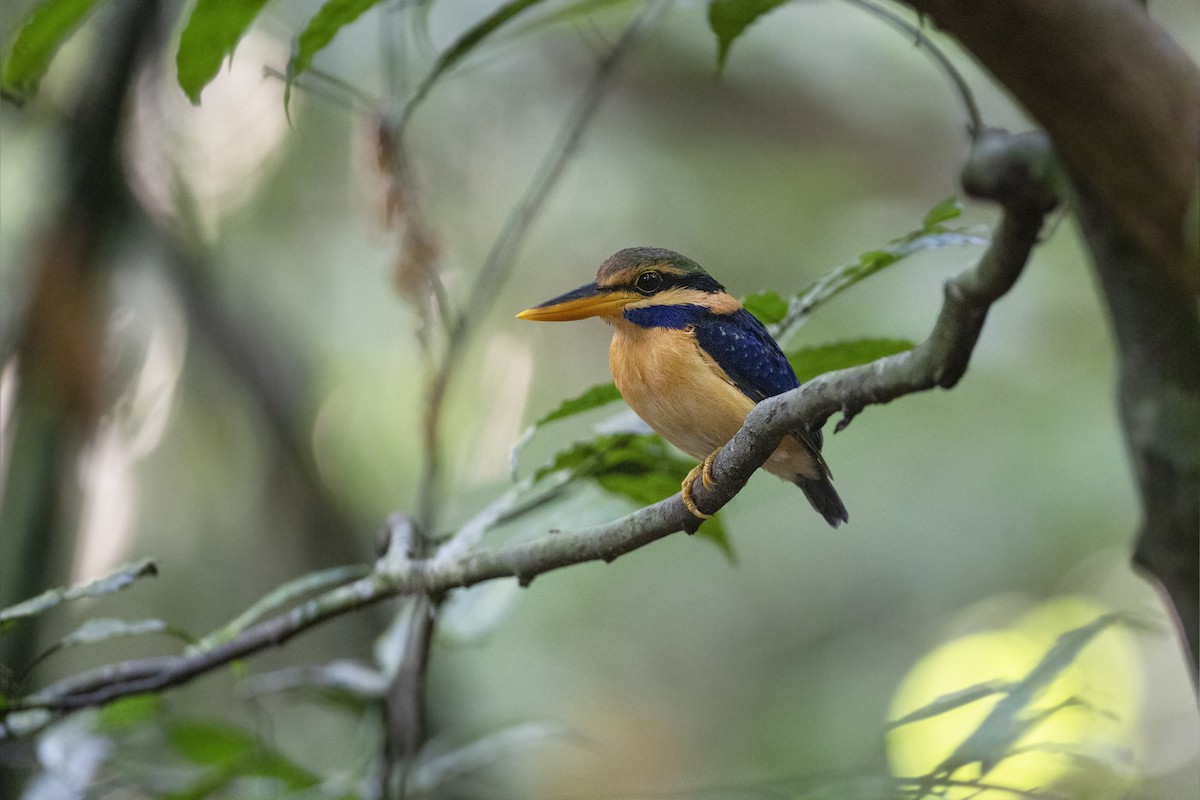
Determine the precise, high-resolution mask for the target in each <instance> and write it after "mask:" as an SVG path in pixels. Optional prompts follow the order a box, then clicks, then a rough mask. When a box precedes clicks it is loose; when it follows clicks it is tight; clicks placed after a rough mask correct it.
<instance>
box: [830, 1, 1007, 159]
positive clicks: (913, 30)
mask: <svg viewBox="0 0 1200 800" xmlns="http://www.w3.org/2000/svg"><path fill="white" fill-rule="evenodd" d="M846 2H847V3H850V4H851V5H855V6H858V7H859V8H861V9H863V10H864V11H866V12H867V13H869V14H874V15H875V16H877V17H879V18H880V19H882V20H884V21H885V22H888V23H890V24H891V25H893V26H895V27H897V28H899V29H900V30H902V31H904V32H905V33H907V34H908V35H909V36H911V37H913V40H914V41H915V42H916V43H917V44H918V45H920V46H921V47H924V48H925V50H926V51H927V52H928V53H929V55H931V56H933V60H934V61H936V62H938V65H939V66H940V67H941V68H942V71H943V72H945V73H946V76H947V77H949V78H950V82H951V83H953V84H954V88H955V89H956V90H957V91H958V95H959V97H960V98H961V99H962V103H963V106H964V107H965V108H966V111H967V117H968V118H969V120H970V121H969V122H968V123H967V134H968V135H969V136H970V137H971V138H972V139H975V138H977V137H978V136H979V135H980V134H981V133H982V132H983V130H984V126H983V115H982V114H980V113H979V106H978V105H977V104H976V103H975V94H974V93H973V92H972V91H971V86H970V84H968V83H967V80H966V78H964V77H963V76H962V73H961V72H959V71H958V67H956V66H954V62H952V61H951V60H950V59H949V58H948V57H947V56H946V54H945V53H944V52H942V49H941V48H940V47H938V46H937V44H935V43H934V41H933V39H931V38H929V36H927V35H926V34H925V31H923V30H921V29H920V28H919V27H918V26H916V25H913V24H912V23H911V22H909V21H908V20H906V19H905V18H904V17H902V16H900V15H899V14H897V13H896V12H894V11H889V10H888V9H886V8H884V7H883V6H881V5H879V4H877V3H874V2H872V1H871V0H846Z"/></svg>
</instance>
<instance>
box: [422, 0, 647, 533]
mask: <svg viewBox="0 0 1200 800" xmlns="http://www.w3.org/2000/svg"><path fill="white" fill-rule="evenodd" d="M666 6H667V3H665V2H660V3H654V4H651V5H649V6H647V7H646V8H645V9H644V10H643V11H642V12H641V13H640V14H639V15H638V16H637V18H635V19H634V21H633V22H631V23H630V24H629V26H628V27H627V28H626V29H625V32H624V33H623V34H622V35H621V38H620V39H619V40H618V42H617V44H616V45H614V46H613V48H612V50H611V51H609V53H608V55H607V56H606V57H605V58H604V60H603V61H601V62H600V63H599V64H598V65H597V67H596V71H595V73H594V74H593V75H592V79H591V81H590V82H589V83H588V85H587V87H586V88H585V89H584V93H583V96H582V97H581V98H580V100H579V102H578V104H577V105H576V106H575V109H574V111H573V112H572V113H571V116H570V117H569V118H568V120H567V122H566V123H565V124H564V126H563V128H562V129H561V131H560V132H559V136H558V139H557V140H556V142H555V143H554V145H553V146H552V147H551V148H550V150H549V152H548V153H547V155H546V158H545V159H544V160H543V161H542V164H541V166H540V167H539V169H538V172H537V174H536V175H535V176H534V178H533V180H532V181H531V182H530V184H529V186H528V187H527V188H526V190H525V194H524V195H523V196H522V197H521V200H520V201H519V202H518V203H517V205H516V206H515V207H514V208H513V210H512V213H510V214H509V215H508V219H507V220H506V222H505V224H504V228H503V229H502V230H501V232H500V234H499V236H497V237H496V241H495V243H494V244H493V245H492V249H491V251H490V252H489V253H488V255H487V258H486V259H485V260H484V262H483V266H482V267H481V268H480V270H479V276H478V278H477V279H476V281H475V286H474V288H473V289H472V291H471V295H470V297H469V298H468V300H467V303H466V305H465V307H464V308H463V312H462V313H461V314H459V315H458V318H457V320H456V321H455V324H454V326H453V328H452V329H451V332H450V337H449V341H448V342H447V346H446V353H445V356H444V357H443V359H442V361H441V364H440V365H439V368H438V370H437V372H436V373H435V375H434V377H433V379H432V381H431V382H430V387H429V396H428V398H427V401H426V413H425V427H424V436H425V452H426V464H425V469H424V472H423V474H422V479H421V488H420V490H419V492H418V505H417V509H418V510H417V519H418V521H419V523H420V527H421V529H422V530H424V531H427V532H429V533H430V534H433V533H434V526H435V524H436V508H437V504H438V498H439V496H440V490H441V472H442V463H441V454H440V448H439V447H438V444H439V433H440V430H441V417H442V411H443V407H444V401H445V396H446V391H447V389H448V388H449V384H450V381H451V379H452V378H453V376H454V373H455V371H456V370H457V368H458V366H459V364H460V362H461V360H462V352H463V350H464V349H465V345H466V343H467V341H468V339H469V337H470V335H471V333H472V332H473V330H474V325H475V323H477V322H478V321H479V320H480V319H481V318H482V317H483V315H484V314H485V313H486V312H487V310H488V307H489V306H490V305H491V303H492V301H493V300H494V299H495V296H496V291H497V289H498V287H499V286H501V285H502V284H503V283H504V281H505V279H506V278H507V277H508V274H509V272H510V270H511V268H512V263H513V259H514V257H515V256H516V253H517V249H518V248H519V247H520V245H521V243H522V242H523V241H524V238H525V234H526V233H527V232H528V230H529V226H530V225H531V224H532V222H533V220H534V219H536V217H537V215H538V213H539V212H540V211H541V208H542V206H543V205H544V204H545V201H546V198H547V197H548V196H549V194H550V191H551V190H552V189H553V188H554V186H555V184H556V183H557V182H558V179H559V177H560V176H561V175H562V171H563V169H564V168H565V167H566V165H567V163H568V162H569V161H570V159H571V157H572V156H573V155H574V154H575V151H576V150H577V149H578V147H579V143H580V141H581V140H582V138H583V134H584V132H585V131H586V130H587V128H588V124H589V123H590V122H591V119H592V116H593V115H594V114H595V112H596V109H597V108H598V107H599V105H600V100H601V99H602V98H603V96H604V92H605V91H606V90H607V88H608V86H609V83H610V82H611V79H612V77H613V74H614V72H615V70H616V68H617V65H618V64H620V63H621V61H622V60H624V58H625V57H626V56H627V55H628V54H629V52H630V51H631V49H632V47H633V44H634V42H635V41H636V40H637V37H638V35H639V34H640V33H641V32H642V30H643V29H645V28H648V27H650V26H651V25H652V24H653V21H655V20H656V19H657V18H658V16H659V15H660V14H661V12H662V11H663V10H664V9H665V8H666Z"/></svg>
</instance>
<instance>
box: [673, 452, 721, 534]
mask: <svg viewBox="0 0 1200 800" xmlns="http://www.w3.org/2000/svg"><path fill="white" fill-rule="evenodd" d="M720 452H721V451H720V450H719V449H718V450H714V451H712V452H711V453H709V454H708V457H707V458H705V459H704V460H703V461H701V462H700V463H699V464H697V465H696V466H694V467H692V469H691V471H690V472H688V474H687V477H686V478H684V479H683V484H682V485H681V486H680V489H679V496H680V499H682V500H683V505H684V506H685V507H686V508H687V510H688V511H690V512H691V513H692V516H694V517H696V518H697V519H712V514H705V513H704V512H703V511H701V510H700V509H699V508H698V507H697V506H696V501H695V500H693V499H692V484H693V483H695V481H696V478H699V479H700V482H701V483H702V484H704V488H705V489H711V488H713V487H714V486H716V485H717V482H716V479H715V478H714V477H713V474H712V466H713V462H714V461H716V460H717V454H718V453H720Z"/></svg>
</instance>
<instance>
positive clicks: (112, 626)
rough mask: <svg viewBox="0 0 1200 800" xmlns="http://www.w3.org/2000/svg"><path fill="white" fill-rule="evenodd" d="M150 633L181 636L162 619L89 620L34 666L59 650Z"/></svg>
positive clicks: (64, 638)
mask: <svg viewBox="0 0 1200 800" xmlns="http://www.w3.org/2000/svg"><path fill="white" fill-rule="evenodd" d="M149 633H174V634H175V635H176V636H181V634H178V633H176V632H174V631H172V630H171V629H170V628H168V627H167V623H165V622H163V621H162V620H161V619H139V620H133V621H129V620H123V619H113V618H109V617H99V618H96V619H89V620H88V621H87V622H85V623H83V625H81V626H79V627H78V628H77V629H76V630H75V631H74V632H72V633H70V634H67V635H66V636H64V637H63V638H62V639H59V640H58V641H57V642H55V643H54V644H52V645H51V646H50V647H48V648H46V650H45V651H44V652H43V653H42V654H41V655H39V656H38V657H37V658H36V659H34V662H33V663H34V664H40V663H41V662H42V660H43V659H45V658H46V657H48V656H50V655H53V654H54V653H57V652H58V651H59V650H65V649H67V648H69V647H77V646H78V645H81V644H96V643H98V642H103V641H107V640H108V639H119V638H124V637H127V636H145V635H146V634H149Z"/></svg>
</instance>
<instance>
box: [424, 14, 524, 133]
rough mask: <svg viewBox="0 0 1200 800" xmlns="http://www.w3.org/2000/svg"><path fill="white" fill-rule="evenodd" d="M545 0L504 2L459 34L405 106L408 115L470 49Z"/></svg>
mask: <svg viewBox="0 0 1200 800" xmlns="http://www.w3.org/2000/svg"><path fill="white" fill-rule="evenodd" d="M541 2H542V0H509V2H507V3H505V4H504V5H502V6H500V7H499V8H498V9H496V10H495V11H493V12H492V13H491V14H489V15H488V16H486V17H484V18H483V19H482V20H481V21H479V22H478V23H476V24H475V25H474V26H473V27H471V29H470V30H468V31H467V32H466V33H464V34H463V35H462V36H460V37H459V38H458V40H457V41H456V42H455V43H454V44H452V45H450V47H449V48H448V49H446V50H445V51H444V52H443V53H442V54H441V56H439V57H438V60H437V61H436V62H435V63H434V65H433V70H432V71H431V72H430V73H429V75H427V76H426V77H425V80H423V81H422V82H421V85H420V86H419V87H417V91H416V93H415V94H414V95H413V99H412V100H411V101H410V102H409V104H408V108H407V109H406V110H405V115H406V116H407V115H409V114H411V113H412V112H413V110H414V109H415V108H416V107H417V106H418V105H419V104H420V103H421V101H422V100H424V99H425V96H426V95H428V94H429V90H430V89H432V88H433V85H434V84H435V83H437V81H438V79H440V78H441V77H442V75H444V74H445V73H446V72H447V71H449V70H450V69H451V68H452V67H453V66H455V65H456V64H457V63H458V62H459V61H461V60H462V59H463V58H464V57H465V56H466V55H467V54H468V53H470V52H471V51H472V50H474V49H475V47H476V46H477V45H478V44H479V43H480V42H482V41H483V40H484V39H486V38H487V37H489V36H491V35H492V34H493V33H495V32H496V31H497V30H499V29H500V28H502V27H504V25H506V24H507V23H509V22H511V21H512V20H513V19H515V18H516V17H518V16H520V15H521V14H522V13H523V12H525V11H528V10H529V9H530V8H533V7H534V6H536V5H538V4H539V3H541Z"/></svg>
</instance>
